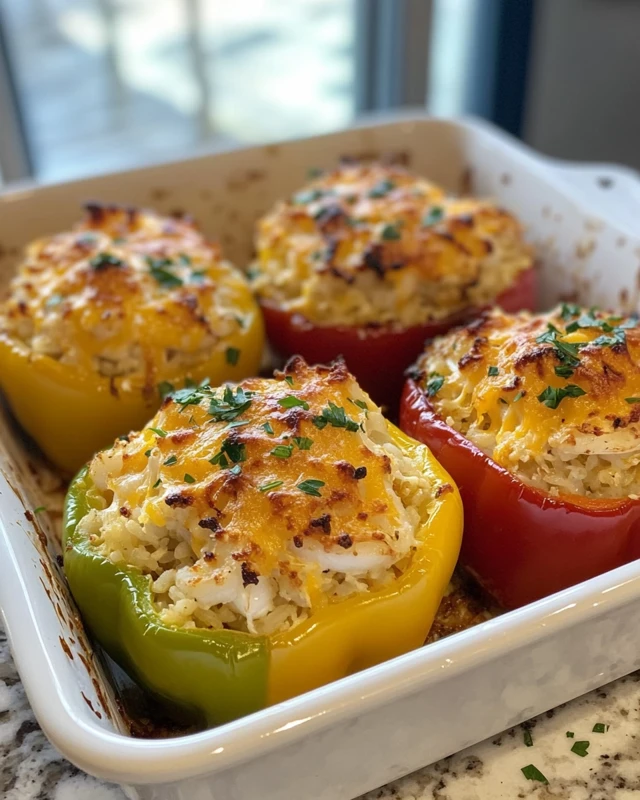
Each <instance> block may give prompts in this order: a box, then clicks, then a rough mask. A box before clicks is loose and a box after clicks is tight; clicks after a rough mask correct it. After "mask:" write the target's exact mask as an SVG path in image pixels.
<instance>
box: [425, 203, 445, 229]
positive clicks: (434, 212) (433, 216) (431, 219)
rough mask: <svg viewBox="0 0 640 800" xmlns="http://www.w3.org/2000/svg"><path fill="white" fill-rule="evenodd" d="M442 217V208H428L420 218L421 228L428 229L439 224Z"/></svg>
mask: <svg viewBox="0 0 640 800" xmlns="http://www.w3.org/2000/svg"><path fill="white" fill-rule="evenodd" d="M442 217H444V209H443V208H442V206H433V208H430V209H429V211H427V213H426V214H425V215H424V217H423V218H422V227H423V228H430V227H431V225H435V224H436V222H440V220H441V219H442Z"/></svg>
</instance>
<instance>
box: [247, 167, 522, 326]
mask: <svg viewBox="0 0 640 800" xmlns="http://www.w3.org/2000/svg"><path fill="white" fill-rule="evenodd" d="M256 249H257V260H256V262H255V264H254V265H253V267H252V271H253V273H255V278H254V286H255V288H256V290H257V293H258V295H259V297H260V298H261V300H262V301H263V302H265V303H267V304H272V305H275V306H277V307H279V308H283V309H285V310H288V311H295V312H298V313H300V314H302V315H303V316H305V317H306V318H307V319H309V320H312V321H313V322H315V323H317V324H320V325H322V324H325V325H368V324H383V323H397V324H401V325H403V326H409V325H417V324H424V323H425V322H427V321H429V320H431V319H437V318H439V317H443V316H447V315H449V314H451V313H454V312H457V311H459V310H461V309H463V308H468V307H469V306H481V305H485V304H486V303H487V302H490V301H491V300H493V299H494V298H495V297H496V296H497V295H498V294H499V293H500V292H501V291H502V290H504V289H505V288H506V287H508V286H509V285H510V284H511V283H512V282H513V280H514V279H515V277H516V276H517V275H518V273H519V272H521V271H522V270H524V269H527V268H528V267H530V266H531V263H532V258H531V252H530V248H529V247H528V246H527V245H526V244H525V243H524V240H523V238H522V229H521V226H520V224H519V223H518V222H517V221H516V220H515V219H514V218H513V217H512V216H511V215H510V214H508V213H507V212H506V211H503V210H502V209H499V208H497V207H496V206H495V205H494V204H492V203H490V202H488V201H483V200H476V199H472V198H452V197H448V196H446V195H445V193H444V192H443V190H442V189H440V188H439V187H438V186H435V185H434V184H432V183H430V182H428V181H426V180H425V179H423V178H419V177H417V176H414V175H412V174H411V173H410V172H408V171H406V170H405V169H402V168H401V167H392V166H386V165H383V164H378V163H370V164H358V163H351V164H345V165H342V166H341V167H339V168H338V169H336V170H333V171H332V172H328V173H326V174H324V175H323V176H321V177H319V178H317V179H316V180H314V181H312V182H311V183H310V184H308V185H307V186H306V187H304V188H303V189H302V190H301V191H299V192H297V193H296V194H294V195H293V197H292V198H291V199H290V200H288V201H286V202H283V203H280V204H279V205H278V206H276V208H275V209H274V210H273V211H271V212H270V213H269V214H267V215H266V216H265V217H264V218H263V219H262V220H260V222H259V224H258V229H257V235H256Z"/></svg>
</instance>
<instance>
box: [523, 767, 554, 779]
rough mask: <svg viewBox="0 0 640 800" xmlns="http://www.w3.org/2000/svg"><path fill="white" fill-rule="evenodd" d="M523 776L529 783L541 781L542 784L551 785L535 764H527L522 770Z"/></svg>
mask: <svg viewBox="0 0 640 800" xmlns="http://www.w3.org/2000/svg"><path fill="white" fill-rule="evenodd" d="M521 771H522V774H523V775H524V777H525V778H526V779H527V780H528V781H540V783H549V781H548V780H547V779H546V778H545V776H544V775H543V774H542V773H541V772H540V770H539V769H538V768H537V767H535V766H534V765H533V764H527V766H526V767H522V768H521Z"/></svg>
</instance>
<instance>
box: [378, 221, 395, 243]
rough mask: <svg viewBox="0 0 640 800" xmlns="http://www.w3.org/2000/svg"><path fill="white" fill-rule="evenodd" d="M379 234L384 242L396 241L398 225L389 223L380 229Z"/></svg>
mask: <svg viewBox="0 0 640 800" xmlns="http://www.w3.org/2000/svg"><path fill="white" fill-rule="evenodd" d="M380 236H381V237H382V238H383V239H384V240H385V241H386V242H391V241H396V240H397V239H400V227H399V225H397V224H395V225H394V224H392V223H389V224H388V225H385V226H384V228H383V229H382V231H381V233H380Z"/></svg>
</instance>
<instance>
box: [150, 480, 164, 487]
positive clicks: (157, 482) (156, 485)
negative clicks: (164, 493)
mask: <svg viewBox="0 0 640 800" xmlns="http://www.w3.org/2000/svg"><path fill="white" fill-rule="evenodd" d="M161 483H162V479H161V478H158V480H157V481H156V482H155V483H154V484H153V487H152V488H153V489H157V488H158V486H160V484H161Z"/></svg>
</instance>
